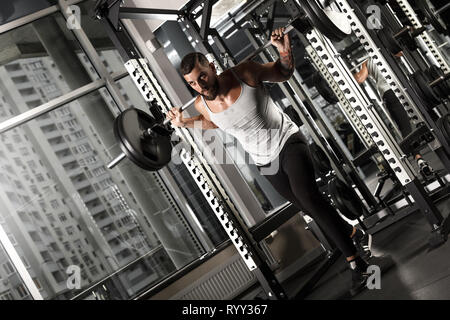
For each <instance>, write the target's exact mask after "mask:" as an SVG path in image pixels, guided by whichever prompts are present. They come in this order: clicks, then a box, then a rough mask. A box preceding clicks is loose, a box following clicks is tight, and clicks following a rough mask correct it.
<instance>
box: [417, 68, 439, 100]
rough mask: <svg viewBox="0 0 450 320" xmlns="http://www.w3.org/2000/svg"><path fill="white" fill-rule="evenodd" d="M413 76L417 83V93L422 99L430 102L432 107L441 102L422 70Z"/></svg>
mask: <svg viewBox="0 0 450 320" xmlns="http://www.w3.org/2000/svg"><path fill="white" fill-rule="evenodd" d="M412 77H413V79H414V82H415V83H416V85H417V87H416V89H417V91H418V92H417V93H418V94H419V95H420V96H421V98H422V100H423V101H424V102H425V103H427V104H428V107H429V108H430V109H432V108H433V107H435V106H437V105H438V104H439V103H441V101H440V99H439V97H438V96H437V95H436V94H435V92H434V91H433V89H432V88H431V87H430V84H429V80H428V79H427V77H426V76H425V74H424V73H422V71H416V72H415V73H414V74H413V75H412Z"/></svg>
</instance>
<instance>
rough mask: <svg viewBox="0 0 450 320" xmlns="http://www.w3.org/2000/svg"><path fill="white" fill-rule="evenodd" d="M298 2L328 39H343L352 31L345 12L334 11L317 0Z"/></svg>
mask: <svg viewBox="0 0 450 320" xmlns="http://www.w3.org/2000/svg"><path fill="white" fill-rule="evenodd" d="M298 3H299V4H300V7H301V8H302V9H303V11H304V12H305V13H306V15H307V17H308V18H309V20H311V22H312V24H313V26H314V27H316V28H317V29H319V31H320V32H322V33H323V34H324V35H325V36H326V37H327V38H328V39H330V40H332V41H341V40H343V39H345V38H346V37H348V36H349V35H350V34H351V33H352V28H351V27H350V24H349V23H348V21H347V18H346V16H345V14H344V13H341V12H337V11H334V10H332V9H331V8H330V7H323V6H322V5H320V4H319V3H318V1H316V0H300V1H298Z"/></svg>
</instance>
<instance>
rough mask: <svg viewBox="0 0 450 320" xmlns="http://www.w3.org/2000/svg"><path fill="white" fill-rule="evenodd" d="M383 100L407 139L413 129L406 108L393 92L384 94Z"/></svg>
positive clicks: (389, 91)
mask: <svg viewBox="0 0 450 320" xmlns="http://www.w3.org/2000/svg"><path fill="white" fill-rule="evenodd" d="M383 100H384V103H385V104H386V107H387V109H388V111H389V114H390V115H391V117H392V119H394V121H395V123H397V126H398V128H399V129H400V132H401V133H402V136H403V138H406V136H407V135H408V134H410V133H411V132H412V128H411V123H410V122H409V117H408V114H407V113H406V111H405V108H403V105H402V104H401V102H400V100H398V98H397V96H396V95H395V93H394V91H392V90H388V91H386V92H385V93H384V94H383Z"/></svg>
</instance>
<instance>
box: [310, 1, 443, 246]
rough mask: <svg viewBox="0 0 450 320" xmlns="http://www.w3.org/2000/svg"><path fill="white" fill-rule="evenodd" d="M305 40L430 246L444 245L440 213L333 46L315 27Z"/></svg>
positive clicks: (366, 41)
mask: <svg viewBox="0 0 450 320" xmlns="http://www.w3.org/2000/svg"><path fill="white" fill-rule="evenodd" d="M336 3H337V4H338V5H339V7H340V8H341V10H342V12H344V13H345V14H346V15H347V19H348V20H349V23H350V25H351V27H352V30H353V32H354V34H355V35H356V36H357V38H358V39H359V41H360V42H361V43H362V44H363V45H364V46H365V48H366V50H367V51H368V53H369V54H370V56H371V57H372V59H373V60H374V62H375V64H376V65H377V66H378V67H379V68H380V71H381V73H382V74H383V75H384V76H385V77H386V79H387V81H388V83H389V84H390V85H391V87H393V88H395V89H396V90H395V91H396V93H397V94H398V95H401V94H402V93H403V94H404V97H403V102H405V101H407V100H408V96H407V95H406V93H405V92H403V88H402V87H401V85H400V83H399V82H398V81H396V79H395V78H396V77H395V74H389V72H388V70H389V67H388V65H387V63H386V62H385V61H384V58H383V56H382V55H381V54H380V52H379V49H378V48H377V47H376V46H375V45H374V42H373V41H372V39H371V38H370V36H369V35H368V33H367V31H366V29H365V27H364V25H363V24H362V23H361V21H360V20H359V19H358V18H357V17H356V15H355V14H354V12H353V8H351V7H350V5H349V4H348V2H347V1H345V0H338V1H336ZM306 38H307V39H308V41H309V42H310V43H311V46H312V47H313V48H314V50H315V51H316V52H317V54H318V56H319V57H320V58H321V60H322V61H323V63H324V64H325V65H326V66H327V69H328V70H329V72H330V73H331V74H332V76H333V78H334V79H335V81H336V82H337V84H338V86H339V88H340V90H341V91H342V92H343V93H344V95H345V97H346V99H347V100H348V101H350V102H351V107H352V108H353V109H354V111H355V113H356V115H357V116H358V118H359V119H360V121H361V123H362V124H363V125H364V126H365V128H366V129H367V132H368V133H369V134H370V136H371V138H372V140H373V141H374V143H375V145H376V146H377V148H378V150H379V151H380V153H381V154H382V155H383V157H384V159H385V160H386V162H387V163H388V164H389V166H390V169H391V170H392V172H393V173H394V174H395V177H396V178H397V179H398V181H399V182H400V184H401V185H402V186H403V187H404V188H405V189H406V190H407V191H408V192H409V193H410V194H411V196H412V198H413V199H414V201H415V205H416V206H417V208H418V209H420V210H421V212H422V213H423V214H424V216H425V217H426V219H427V221H428V222H429V224H430V225H431V228H432V234H431V237H430V245H431V246H436V245H439V244H442V243H443V242H445V241H446V239H447V236H446V234H445V232H443V222H444V219H443V217H442V215H441V213H440V212H439V211H438V209H437V208H436V206H435V204H434V203H433V201H432V200H431V199H430V198H429V197H428V195H427V193H426V191H425V189H424V187H423V186H422V185H421V183H420V182H419V180H418V178H417V177H416V176H415V175H414V172H413V169H412V165H411V163H409V161H408V159H407V157H406V155H404V154H403V152H402V150H401V149H400V147H399V145H398V144H397V142H396V141H395V139H394V137H393V136H392V135H391V133H390V132H389V130H388V129H387V128H386V126H385V124H384V123H383V121H382V120H381V118H380V116H379V115H378V114H377V112H376V110H375V108H374V105H373V104H372V102H371V101H370V100H369V99H368V97H367V95H366V94H365V93H364V92H363V90H362V88H361V87H360V86H359V85H358V84H357V82H356V80H355V78H354V77H353V75H352V73H351V72H350V70H349V69H348V67H347V66H346V64H345V63H344V61H343V60H342V58H341V57H340V56H339V54H338V52H337V51H336V49H335V47H334V46H333V43H332V42H331V41H330V40H329V39H327V38H326V37H325V36H323V35H322V34H321V33H320V32H319V31H318V30H316V29H315V28H314V29H313V30H311V31H309V32H308V33H307V34H306ZM412 112H415V110H414V109H412Z"/></svg>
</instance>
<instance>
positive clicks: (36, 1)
mask: <svg viewBox="0 0 450 320" xmlns="http://www.w3.org/2000/svg"><path fill="white" fill-rule="evenodd" d="M57 3H58V1H57V0H21V1H2V5H1V6H0V25H2V24H5V23H7V22H11V21H13V20H16V19H18V18H21V17H24V16H26V15H29V14H32V13H34V12H36V11H39V10H43V9H45V8H48V7H50V6H52V5H55V4H57Z"/></svg>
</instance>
